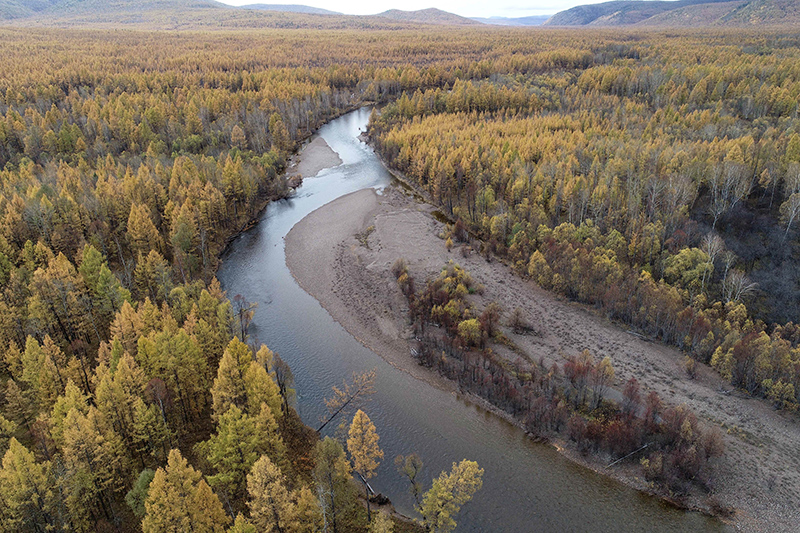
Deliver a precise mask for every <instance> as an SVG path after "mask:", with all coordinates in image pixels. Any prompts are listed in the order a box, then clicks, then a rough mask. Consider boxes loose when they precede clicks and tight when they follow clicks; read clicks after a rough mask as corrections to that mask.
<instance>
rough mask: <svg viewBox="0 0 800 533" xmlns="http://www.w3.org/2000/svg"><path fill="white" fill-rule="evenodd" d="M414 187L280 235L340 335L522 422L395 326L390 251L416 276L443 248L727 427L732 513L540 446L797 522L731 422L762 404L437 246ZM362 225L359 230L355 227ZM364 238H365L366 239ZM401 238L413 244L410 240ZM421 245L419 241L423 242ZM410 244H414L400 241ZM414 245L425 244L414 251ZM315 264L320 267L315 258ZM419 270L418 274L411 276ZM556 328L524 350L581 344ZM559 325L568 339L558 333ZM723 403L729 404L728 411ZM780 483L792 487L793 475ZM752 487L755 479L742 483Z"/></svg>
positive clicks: (673, 356)
mask: <svg viewBox="0 0 800 533" xmlns="http://www.w3.org/2000/svg"><path fill="white" fill-rule="evenodd" d="M392 174H393V175H395V177H396V178H398V179H400V178H399V177H398V176H396V172H392ZM415 196H416V198H414V197H410V198H409V196H408V195H406V194H405V193H404V192H403V191H401V190H399V188H398V187H395V186H390V187H387V188H386V189H385V190H384V193H383V195H378V194H377V193H376V192H375V191H374V190H373V189H365V190H362V191H357V192H354V193H350V194H349V195H346V196H343V197H340V198H338V199H337V200H334V201H333V202H331V203H329V204H327V205H325V206H323V207H321V208H319V209H317V210H316V211H314V212H312V213H311V214H309V215H308V216H307V217H306V218H304V219H303V220H301V221H300V222H299V223H298V224H297V225H295V227H294V228H292V230H291V231H290V232H289V234H288V235H287V237H286V264H287V266H288V268H289V270H290V272H291V273H292V276H293V277H294V279H295V280H296V282H297V283H298V285H300V287H301V288H303V290H305V291H306V292H307V293H309V294H310V295H311V296H313V297H314V298H315V299H316V300H317V301H318V302H319V303H320V305H321V306H322V307H323V308H324V309H325V310H326V311H327V312H328V313H329V314H330V315H331V316H332V317H333V319H334V320H335V321H336V322H338V323H339V324H340V325H342V327H344V329H345V330H347V331H348V333H350V334H351V335H352V336H353V337H354V338H355V339H356V340H358V341H359V342H360V343H361V344H363V345H364V346H366V347H367V348H369V349H370V350H372V351H373V352H375V353H376V354H378V355H379V356H380V357H381V358H383V359H384V360H385V361H387V362H388V363H389V364H391V365H393V366H395V367H396V368H398V369H400V370H403V371H405V372H407V373H409V374H410V375H412V376H413V377H415V378H416V379H420V380H422V381H425V382H426V383H428V384H429V385H432V386H435V387H437V388H440V389H442V390H446V391H448V392H451V393H453V394H456V395H458V396H459V397H460V398H462V399H464V400H465V401H468V402H470V403H472V404H474V405H477V406H479V407H480V408H482V409H483V410H485V411H488V412H491V413H493V414H495V415H498V416H500V417H501V418H502V419H503V420H505V421H506V422H508V423H512V424H514V425H516V426H517V427H521V423H520V422H519V421H517V420H515V419H514V418H513V417H511V416H510V415H508V414H507V413H504V412H502V411H501V410H500V409H498V408H496V407H494V406H493V405H491V404H489V402H488V401H486V400H484V399H483V398H479V397H476V396H474V395H472V394H467V393H464V392H462V391H459V390H458V389H459V388H458V386H457V384H455V383H454V382H452V381H450V380H447V379H446V378H444V377H442V376H440V375H439V374H438V373H436V372H434V371H431V370H429V369H427V368H424V367H421V366H420V365H418V364H417V362H416V361H415V360H414V359H413V358H412V357H411V355H410V350H409V348H410V347H409V342H408V332H407V331H404V328H405V327H406V324H407V322H406V319H405V314H406V313H405V311H406V307H407V305H406V304H405V302H404V300H403V298H402V297H401V295H400V294H399V290H397V289H396V287H395V284H394V280H393V278H391V277H390V276H391V274H390V272H389V270H390V267H391V263H392V262H393V261H394V259H396V258H398V257H404V258H406V259H407V260H408V261H409V264H410V265H412V269H413V270H414V274H415V277H416V278H417V279H419V280H423V279H428V278H429V277H430V276H431V274H435V273H436V272H438V270H439V269H441V267H442V266H443V265H444V263H445V262H446V259H447V258H452V259H454V260H455V261H456V262H458V263H460V264H462V266H464V267H465V268H466V269H467V270H468V271H470V272H471V273H472V274H473V276H475V278H476V280H478V281H480V282H481V283H485V284H487V286H490V285H491V286H492V287H491V288H492V289H494V288H498V287H499V288H500V289H503V288H505V289H506V292H508V289H509V288H508V285H512V286H514V287H515V288H514V289H512V290H516V288H517V287H520V288H521V289H520V290H523V291H526V294H527V295H528V296H529V297H530V298H532V299H535V300H537V303H538V304H539V305H538V307H539V308H540V309H542V310H543V312H545V313H549V314H550V315H551V316H550V317H545V318H546V319H547V320H545V321H546V322H550V323H553V322H557V321H559V320H561V319H563V318H567V317H568V318H569V319H570V320H572V321H575V322H576V323H578V324H579V326H578V330H580V329H581V328H583V327H586V328H587V329H589V330H593V331H589V332H587V333H588V334H589V336H590V337H594V334H595V333H596V334H597V336H598V338H599V339H600V341H601V342H599V344H600V345H601V346H602V347H603V348H601V349H599V350H598V349H596V347H594V346H591V344H593V343H592V342H589V343H588V344H589V346H587V347H588V348H590V349H591V351H593V352H594V353H595V354H596V355H598V356H602V355H604V353H606V352H613V353H614V355H612V357H613V359H614V364H615V367H617V365H618V362H622V363H624V364H623V365H620V367H619V370H621V372H620V375H621V377H623V376H624V378H627V377H628V376H630V375H635V376H636V377H637V379H639V380H640V381H641V382H642V383H643V385H644V386H645V387H647V388H648V389H652V388H655V389H657V392H659V394H660V395H661V396H662V398H663V399H664V401H665V402H668V403H670V404H672V405H677V404H680V403H687V404H689V406H690V408H692V409H693V410H696V411H697V414H698V416H699V417H701V418H703V419H704V420H705V422H706V424H707V425H711V426H713V425H718V426H722V428H723V429H726V428H727V429H729V431H728V434H727V435H726V436H725V437H726V445H727V448H728V450H729V452H728V455H727V456H726V457H725V458H723V459H722V460H721V461H724V462H723V463H720V464H719V466H718V470H717V476H718V478H720V479H721V481H720V483H719V485H720V487H719V488H718V490H717V491H716V493H715V494H713V496H714V497H715V498H720V499H722V498H724V500H723V501H724V503H725V505H729V506H731V507H734V508H736V509H737V511H738V512H737V515H736V517H734V518H733V519H732V520H731V519H724V518H723V517H721V516H719V515H715V514H714V512H713V510H712V504H711V503H710V500H709V499H708V497H704V498H702V499H697V498H692V499H688V500H681V501H678V500H675V499H672V498H670V497H669V496H668V495H665V494H664V493H661V492H657V491H653V490H652V489H651V488H650V486H649V484H648V483H647V482H646V481H644V480H643V479H642V478H641V476H640V475H638V473H637V472H633V471H632V470H633V468H632V467H631V466H630V465H621V466H617V467H615V469H614V470H613V471H612V470H609V469H608V467H607V466H606V465H607V464H608V462H607V461H605V462H604V460H603V458H600V457H592V456H590V457H584V456H582V455H581V454H579V453H578V452H577V450H574V449H573V448H574V447H572V446H571V445H570V443H569V442H566V441H564V440H563V439H562V438H558V439H553V440H550V441H548V445H549V446H552V447H554V448H556V450H558V451H559V452H560V453H561V454H562V455H563V456H564V457H566V458H567V459H568V460H570V461H572V462H574V463H577V464H580V465H582V466H584V467H586V468H589V469H590V470H592V471H594V472H596V473H598V474H601V475H603V476H605V477H610V478H613V479H615V480H617V481H618V482H621V483H623V484H625V485H627V486H629V487H632V488H634V489H636V490H638V491H640V492H643V493H645V494H649V495H652V496H656V497H658V498H659V499H660V500H661V501H662V502H664V504H665V505H671V506H675V507H679V508H681V509H686V510H690V511H697V512H701V513H704V514H708V515H713V516H718V518H720V519H721V520H722V521H723V522H724V523H727V524H729V525H734V526H735V527H736V528H737V529H740V530H745V531H792V530H793V525H790V524H794V523H795V522H794V519H795V517H796V511H795V509H796V508H794V509H791V508H789V507H791V504H790V503H788V502H791V501H792V499H794V498H790V499H786V500H785V501H784V502H780V501H776V500H777V499H778V497H777V496H778V495H777V494H770V493H771V492H772V491H771V490H763V488H764V486H765V483H767V484H769V481H768V479H769V476H771V475H775V472H776V471H777V472H780V471H781V465H769V464H768V463H765V462H764V461H763V460H760V459H763V455H764V450H763V445H761V444H759V443H753V442H748V440H752V439H748V435H751V434H752V433H751V431H750V428H746V429H743V428H740V427H739V426H738V425H737V423H736V419H737V418H739V417H740V416H742V412H743V411H742V410H743V409H744V410H749V411H755V412H756V413H757V412H758V411H761V412H765V410H764V407H765V406H761V405H759V404H757V403H754V402H747V400H745V399H741V398H739V399H737V398H730V397H728V398H722V399H721V400H720V398H719V394H717V391H716V390H715V387H716V386H718V384H717V383H716V381H718V378H717V376H716V375H715V374H713V372H712V371H710V370H709V369H703V370H702V371H701V372H700V373H699V376H698V379H697V380H694V381H693V382H690V383H686V382H687V381H689V380H687V379H685V378H682V377H681V376H680V368H679V367H680V365H679V359H677V356H679V355H680V354H678V353H677V351H676V350H672V349H670V348H668V347H665V346H660V345H658V344H657V343H653V342H649V341H647V340H643V339H638V338H636V337H635V336H634V335H631V334H629V333H627V332H626V331H624V330H621V329H620V328H619V326H618V325H615V324H613V323H611V321H609V320H605V319H603V318H602V317H598V316H596V313H592V312H591V310H588V309H586V308H585V306H582V305H580V304H576V303H574V302H564V301H559V300H558V299H556V298H555V297H554V296H553V295H550V294H549V293H546V292H545V291H542V290H541V289H539V288H538V287H535V286H533V284H532V283H531V282H528V281H525V280H522V279H521V278H519V277H518V276H516V275H515V274H513V273H512V272H511V270H510V267H508V266H507V265H505V264H504V263H502V262H500V261H497V260H493V261H492V263H487V262H486V261H485V260H484V259H483V258H482V257H480V256H478V255H477V254H474V253H473V254H471V255H470V256H469V257H467V258H462V257H461V256H460V255H458V256H456V254H455V252H451V253H448V252H446V251H445V249H444V243H443V241H441V240H440V239H439V238H438V233H439V232H440V230H441V228H442V224H441V223H440V222H438V221H437V220H436V219H435V218H434V215H433V213H434V212H435V211H436V210H437V209H436V208H435V207H434V206H431V205H429V204H427V203H420V201H419V199H421V198H420V195H418V194H417V195H415ZM369 226H374V227H375V229H374V231H373V232H371V233H370V234H369V235H368V236H367V237H366V239H363V241H361V240H359V239H358V238H356V234H358V233H360V232H364V230H365V229H366V228H368V227H369ZM361 235H362V237H363V233H362V234H361ZM364 241H365V242H366V244H367V245H368V246H365V245H364V244H363V242H364ZM403 241H406V242H405V243H404V242H403ZM409 241H411V242H413V243H414V244H413V245H409V244H408V242H409ZM421 244H424V245H423V246H420V245H421ZM409 247H410V248H417V250H416V251H415V250H409ZM420 248H423V249H424V250H425V251H424V252H423V253H420V250H419V249H420ZM434 248H435V249H434ZM415 252H416V256H413V257H409V256H408V255H409V253H410V254H414V253H415ZM428 252H430V253H428ZM432 258H436V259H432ZM438 258H444V260H440V259H438ZM321 266H324V267H325V268H320V267H321ZM474 267H477V268H474ZM420 272H422V273H423V275H419V274H420ZM387 276H388V277H387ZM498 284H499V285H498ZM503 285H506V287H503ZM493 292H495V291H494V290H493ZM500 292H502V291H500ZM498 301H500V303H501V305H502V304H504V303H505V302H504V298H503V297H502V295H501V297H500V298H498ZM551 306H552V307H557V308H558V309H556V310H555V311H553V310H552V309H550V307H551ZM504 307H505V306H504ZM506 308H507V309H510V308H511V307H506ZM537 318H539V317H537ZM553 318H554V319H555V320H553ZM547 325H548V326H549V325H550V324H547ZM554 329H555V332H554V333H549V334H547V335H545V338H544V339H543V342H539V340H538V339H533V338H528V339H522V340H524V341H526V342H527V346H525V348H530V347H531V346H532V345H534V344H539V345H540V346H539V347H538V350H537V349H534V350H533V351H534V353H535V354H537V355H538V354H541V353H542V349H544V351H547V352H548V353H549V355H550V357H553V356H554V355H558V354H564V353H573V352H574V351H575V349H576V348H578V347H580V346H581V345H582V344H584V342H583V340H584V339H581V338H577V337H576V336H575V335H574V331H575V329H573V334H571V333H570V331H569V329H570V328H568V327H566V328H565V327H563V326H562V327H560V328H559V327H556V328H554ZM562 335H563V336H564V337H566V339H560V336H562ZM518 340H520V339H517V338H515V339H514V341H515V342H517V341H518ZM593 340H596V339H593ZM595 344H596V343H595ZM533 348H536V347H535V346H533ZM621 348H622V349H625V348H629V349H628V350H627V353H625V354H624V356H620V354H619V353H618V351H619V350H620V349H621ZM637 351H638V352H644V353H647V354H648V355H649V356H650V358H651V359H653V360H655V361H657V362H658V366H659V368H657V369H656V370H658V371H661V370H664V369H665V368H666V370H669V371H670V372H671V375H670V376H667V377H666V378H665V377H664V376H659V379H660V380H661V381H663V383H659V384H657V386H655V387H653V386H651V383H650V381H652V380H650V379H648V377H649V376H644V375H643V372H644V371H646V370H648V369H649V365H648V363H649V361H647V360H646V359H647V358H646V357H645V358H642V357H640V356H639V355H638V354H636V353H635V352H637ZM537 352H538V353H537ZM626 357H627V358H628V360H626ZM642 359H645V360H644V361H642ZM643 369H644V370H643ZM620 381H621V380H620V379H618V380H617V382H616V385H617V387H619V385H620V384H621V383H620ZM679 383H680V385H681V386H683V385H685V386H686V387H687V390H686V391H680V393H679V392H676V390H675V389H678V388H679ZM701 392H702V394H700V393H701ZM708 398H712V399H713V400H714V401H716V402H717V403H719V404H720V405H721V406H722V407H723V409H722V412H718V411H717V410H715V407H719V406H720V405H718V406H713V405H712V406H709V405H706V406H705V408H702V409H697V407H696V405H701V406H702V405H703V404H705V403H709V401H708V400H707V399H708ZM726 410H728V411H729V412H725V411H726ZM766 411H767V412H768V411H769V409H768V408H767V409H766ZM767 414H768V417H770V418H771V419H772V421H773V422H775V420H776V419H780V415H779V414H777V413H774V412H769V413H767ZM746 415H747V416H746V417H747V418H749V419H751V420H753V419H754V420H755V421H756V423H757V422H758V420H759V418H760V415H756V416H755V417H753V416H752V414H751V413H746ZM731 418H733V419H734V422H733V423H732V422H731V421H730V419H731ZM734 428H735V429H734ZM795 429H796V428H795ZM788 433H789V434H788V438H789V442H790V443H791V442H798V441H796V440H795V441H793V440H792V439H793V438H794V437H793V436H792V432H791V431H789V432H788ZM794 433H795V434H796V433H797V431H794ZM784 442H785V440H784ZM782 444H783V443H782ZM781 447H782V446H781ZM759 456H761V457H760V458H759ZM740 463H745V464H747V466H752V467H754V468H752V471H750V472H747V467H743V466H741V464H740ZM789 463H791V458H790V459H789ZM765 464H767V466H770V467H771V470H769V471H768V472H762V471H761V469H763V468H764V465H765ZM784 464H785V461H784ZM743 474H747V475H743ZM765 478H767V481H766V482H765ZM788 485H793V486H798V483H797V480H793V482H792V483H789V484H788ZM752 487H755V489H754V490H751V488H752ZM787 488H789V487H787ZM781 492H784V491H781ZM784 493H785V492H784ZM787 508H789V509H787Z"/></svg>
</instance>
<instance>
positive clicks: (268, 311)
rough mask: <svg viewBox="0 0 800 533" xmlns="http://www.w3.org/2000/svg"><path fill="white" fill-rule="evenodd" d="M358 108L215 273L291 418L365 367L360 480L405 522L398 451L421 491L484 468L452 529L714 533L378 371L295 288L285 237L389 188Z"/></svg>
mask: <svg viewBox="0 0 800 533" xmlns="http://www.w3.org/2000/svg"><path fill="white" fill-rule="evenodd" d="M369 113H370V111H369V109H367V108H363V109H360V110H357V111H354V112H351V113H349V114H347V115H344V116H342V117H340V118H338V119H335V120H333V121H331V122H330V123H328V124H327V125H325V126H323V127H322V128H320V130H319V132H318V133H317V135H319V136H321V137H322V138H323V139H324V140H325V141H326V142H327V143H328V145H330V147H331V148H332V149H333V150H334V151H335V152H337V153H338V154H339V157H340V158H341V160H342V162H343V163H342V164H341V165H339V166H337V167H334V168H329V169H326V170H323V171H321V172H320V173H319V174H317V176H316V177H314V178H309V179H306V180H305V181H304V182H303V185H302V186H301V187H300V188H299V189H298V190H297V194H296V195H295V196H294V197H292V198H289V199H286V200H281V201H278V202H274V203H271V204H270V205H269V206H268V207H267V209H266V210H265V211H264V213H263V214H262V216H261V219H260V221H259V223H258V224H257V225H255V226H254V227H253V228H252V229H250V230H249V231H247V232H245V233H243V234H242V235H240V236H239V237H238V238H237V239H236V240H235V241H234V242H233V243H232V244H231V246H230V247H229V249H228V251H227V252H226V254H225V256H224V257H223V263H222V266H221V268H220V270H219V273H218V277H219V279H220V281H221V283H222V286H223V288H224V289H225V290H226V291H227V293H228V296H229V297H233V296H234V295H236V294H241V295H243V296H245V297H246V298H247V299H248V300H249V301H253V302H257V303H258V306H259V307H258V310H257V312H256V315H255V319H254V321H253V324H252V327H251V330H250V334H251V337H254V338H255V339H256V340H257V341H258V342H260V343H264V344H266V345H268V346H269V347H270V348H271V349H272V350H274V351H276V352H278V353H279V354H280V355H281V357H283V358H284V360H286V362H288V363H289V365H290V366H291V368H292V371H293V373H294V375H295V388H296V390H297V408H298V411H299V413H300V415H301V417H302V418H303V420H304V421H305V422H306V423H307V424H309V425H311V426H312V427H316V426H317V425H318V422H317V421H318V419H319V417H320V415H321V414H322V412H323V411H324V405H323V401H322V400H323V398H324V397H326V396H327V395H329V393H330V390H331V387H332V386H333V385H337V384H341V383H342V381H343V380H344V379H345V378H347V377H349V376H350V375H351V374H352V373H353V372H354V371H362V370H366V369H372V368H375V369H376V370H377V377H376V382H375V388H376V390H377V392H376V393H375V394H374V395H373V397H372V399H371V400H370V401H369V403H368V404H367V405H366V407H365V408H364V410H365V411H366V412H367V414H368V415H369V416H370V418H371V419H372V421H373V422H374V423H375V425H376V427H377V431H378V433H379V435H380V445H381V447H382V448H383V451H384V453H385V459H384V460H383V464H382V465H381V467H380V468H379V470H378V475H377V477H376V478H375V479H374V480H373V482H372V485H373V487H374V488H375V490H376V491H380V492H382V493H383V494H385V495H387V496H388V497H389V498H390V499H391V500H392V502H393V503H394V505H395V507H396V508H397V509H398V511H400V512H402V513H404V514H406V515H409V516H414V511H413V500H412V497H411V495H410V493H409V492H408V482H407V481H406V480H405V479H403V478H401V476H400V475H399V474H398V473H397V472H396V471H395V468H394V464H393V463H394V457H395V456H397V455H398V454H404V455H405V454H409V453H411V452H415V453H417V454H418V455H419V456H420V457H421V458H422V460H423V462H424V463H425V472H424V474H425V476H424V478H425V479H424V481H425V483H426V486H428V485H429V484H430V480H431V479H432V478H433V477H434V476H436V475H438V474H439V472H441V471H442V470H445V469H449V468H450V467H451V466H452V463H453V462H455V461H460V460H461V459H464V458H467V459H471V460H475V461H477V462H478V464H479V465H480V466H481V467H482V468H484V469H485V474H484V483H483V488H482V489H481V490H480V491H479V492H478V493H477V494H476V496H475V498H474V499H473V501H471V502H470V503H468V504H467V505H465V506H464V508H463V509H462V511H461V513H460V514H459V515H458V516H457V518H456V521H457V522H458V524H459V527H458V529H457V531H508V532H583V531H586V532H595V533H600V532H647V533H655V532H688V531H724V530H725V529H726V528H725V527H724V526H723V525H722V524H721V523H720V522H718V521H717V520H714V519H711V518H708V517H706V516H703V515H701V514H699V513H694V512H685V511H681V510H678V509H674V508H672V507H670V506H668V505H666V504H664V503H662V502H661V501H659V500H658V499H656V498H653V497H650V496H647V495H644V494H641V493H639V492H638V491H635V490H633V489H630V488H628V487H626V486H624V485H622V484H620V483H618V482H616V481H613V480H611V479H609V478H606V477H604V476H601V475H598V474H596V473H594V472H592V471H591V470H588V469H586V468H584V467H581V466H579V465H576V464H574V463H572V462H570V461H568V460H567V459H565V458H564V457H562V456H561V455H560V454H559V453H558V452H557V451H555V450H553V449H552V448H551V447H550V446H547V445H544V444H537V443H534V442H532V441H531V440H530V439H528V438H527V437H526V436H525V434H524V432H522V431H521V430H520V429H518V428H516V427H514V426H512V425H511V424H508V423H507V422H505V421H503V420H501V419H499V418H498V417H496V416H494V415H491V414H489V413H487V412H485V411H484V410H482V409H479V408H477V407H475V406H473V405H472V404H470V403H467V402H465V401H463V400H461V399H459V398H458V397H457V396H456V395H454V394H452V393H449V392H445V391H442V390H439V389H437V388H435V387H433V386H431V385H429V384H427V383H424V382H421V381H418V380H416V379H414V378H412V377H411V376H409V375H408V374H406V373H405V372H402V371H400V370H398V369H396V368H395V367H393V366H391V365H389V364H387V363H386V362H385V361H384V360H383V359H381V358H380V357H379V356H378V355H376V354H375V353H374V352H372V351H371V350H369V349H367V348H365V347H364V346H363V345H362V344H360V343H359V342H358V341H357V340H356V339H355V338H353V337H352V336H351V335H350V334H349V333H347V331H345V330H344V329H343V328H342V327H341V326H340V325H339V324H338V323H337V322H335V321H334V320H333V319H332V318H331V316H330V315H329V314H328V312H327V311H326V310H325V309H323V308H322V307H321V306H320V305H319V303H318V302H317V301H316V300H315V299H314V298H312V297H311V296H309V295H308V294H307V293H306V292H304V291H303V290H302V289H301V288H300V287H299V286H298V285H297V283H296V282H295V281H294V279H293V278H292V275H291V273H290V272H289V270H288V268H287V267H286V263H285V257H284V237H285V236H286V234H287V233H288V232H289V230H290V229H291V228H292V227H293V226H294V225H295V224H296V223H297V222H299V221H300V220H302V219H303V217H305V216H306V215H308V214H309V213H311V212H312V211H314V210H315V209H317V208H319V207H321V206H323V205H325V204H326V203H328V202H330V201H332V200H334V199H336V198H338V197H340V196H342V195H344V194H347V193H350V192H353V191H357V190H360V189H363V188H367V187H373V188H377V189H381V188H383V187H386V186H388V185H389V184H390V182H391V179H392V177H391V175H390V174H389V173H388V172H387V171H386V169H385V168H384V167H383V166H382V164H381V162H380V161H379V159H378V157H377V156H376V155H375V154H374V153H373V151H372V150H371V149H370V148H369V147H368V146H367V145H366V144H364V143H362V142H361V141H359V139H358V135H359V133H360V132H361V131H363V130H364V129H365V128H366V124H367V121H368V118H369ZM319 268H321V269H323V268H326V266H325V265H319ZM326 431H327V429H326ZM331 431H333V428H331Z"/></svg>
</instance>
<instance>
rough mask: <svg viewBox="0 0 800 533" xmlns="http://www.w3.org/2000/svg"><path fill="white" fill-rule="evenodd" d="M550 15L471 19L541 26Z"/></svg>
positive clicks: (495, 23)
mask: <svg viewBox="0 0 800 533" xmlns="http://www.w3.org/2000/svg"><path fill="white" fill-rule="evenodd" d="M551 16H552V15H532V16H530V17H488V18H482V17H472V20H475V21H478V22H480V23H482V24H491V25H494V26H541V25H542V24H544V23H545V22H546V21H547V20H548V19H549V18H550V17H551Z"/></svg>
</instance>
